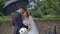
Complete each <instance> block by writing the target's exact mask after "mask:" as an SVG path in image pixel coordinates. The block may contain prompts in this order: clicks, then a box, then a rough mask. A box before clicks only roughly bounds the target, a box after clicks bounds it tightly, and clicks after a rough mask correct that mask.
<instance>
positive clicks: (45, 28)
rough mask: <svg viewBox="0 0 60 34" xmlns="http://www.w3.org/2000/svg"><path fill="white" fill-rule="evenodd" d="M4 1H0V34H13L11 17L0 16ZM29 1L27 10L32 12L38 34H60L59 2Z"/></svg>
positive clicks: (55, 0) (58, 0) (54, 0)
mask: <svg viewBox="0 0 60 34" xmlns="http://www.w3.org/2000/svg"><path fill="white" fill-rule="evenodd" d="M6 1H8V0H0V34H13V26H12V19H11V17H12V15H8V16H3V15H2V14H1V12H2V9H3V6H4V4H5V2H6ZM29 1H30V5H28V6H27V10H28V11H30V12H32V14H33V15H32V16H33V19H34V21H35V23H36V26H37V28H38V31H39V34H60V0H29ZM55 26H56V29H55ZM55 30H56V31H55Z"/></svg>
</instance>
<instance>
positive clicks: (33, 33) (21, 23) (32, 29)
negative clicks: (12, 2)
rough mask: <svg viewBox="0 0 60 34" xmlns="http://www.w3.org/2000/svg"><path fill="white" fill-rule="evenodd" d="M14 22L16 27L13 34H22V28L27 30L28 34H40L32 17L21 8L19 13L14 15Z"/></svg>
mask: <svg viewBox="0 0 60 34" xmlns="http://www.w3.org/2000/svg"><path fill="white" fill-rule="evenodd" d="M22 16H23V18H22ZM12 22H13V26H14V33H13V34H20V33H19V30H20V28H22V27H25V28H27V30H28V34H39V33H38V30H37V28H36V25H35V23H34V21H33V19H32V16H31V15H30V14H29V13H28V12H27V10H26V9H25V8H23V7H21V8H19V9H18V10H17V12H16V13H15V14H14V15H13V17H12Z"/></svg>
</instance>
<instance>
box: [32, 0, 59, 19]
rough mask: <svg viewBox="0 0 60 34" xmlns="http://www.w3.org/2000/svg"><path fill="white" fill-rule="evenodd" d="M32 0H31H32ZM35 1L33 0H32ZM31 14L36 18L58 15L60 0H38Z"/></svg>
mask: <svg viewBox="0 0 60 34" xmlns="http://www.w3.org/2000/svg"><path fill="white" fill-rule="evenodd" d="M32 1H33V0H32ZM33 2H35V1H33ZM35 3H36V4H37V7H36V8H35V11H34V12H33V16H34V17H37V18H41V17H42V18H43V17H44V16H46V18H48V17H51V18H52V17H54V16H55V17H57V16H60V0H43V1H42V0H41V1H40V0H38V1H37V2H35Z"/></svg>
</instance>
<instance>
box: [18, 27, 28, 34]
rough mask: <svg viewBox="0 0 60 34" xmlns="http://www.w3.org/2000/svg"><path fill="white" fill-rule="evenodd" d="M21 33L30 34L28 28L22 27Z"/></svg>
mask: <svg viewBox="0 0 60 34" xmlns="http://www.w3.org/2000/svg"><path fill="white" fill-rule="evenodd" d="M19 33H20V34H28V31H27V29H26V28H21V29H20V30H19Z"/></svg>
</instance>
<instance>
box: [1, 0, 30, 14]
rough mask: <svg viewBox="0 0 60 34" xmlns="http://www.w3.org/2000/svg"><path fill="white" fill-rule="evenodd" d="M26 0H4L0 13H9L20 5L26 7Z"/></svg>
mask: <svg viewBox="0 0 60 34" xmlns="http://www.w3.org/2000/svg"><path fill="white" fill-rule="evenodd" d="M28 3H29V1H28V0H9V1H7V2H6V4H5V6H4V7H3V10H2V14H3V15H9V14H11V13H12V12H14V11H16V10H17V9H19V8H20V7H24V8H25V7H26V6H27V5H28Z"/></svg>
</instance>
